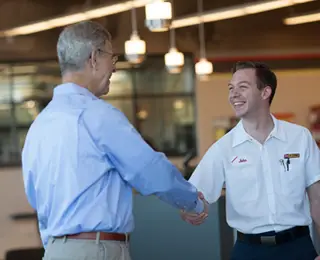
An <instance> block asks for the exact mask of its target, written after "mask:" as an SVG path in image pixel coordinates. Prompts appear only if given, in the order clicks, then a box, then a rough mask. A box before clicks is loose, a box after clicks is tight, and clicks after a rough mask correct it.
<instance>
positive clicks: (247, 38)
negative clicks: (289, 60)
mask: <svg viewBox="0 0 320 260" xmlns="http://www.w3.org/2000/svg"><path fill="white" fill-rule="evenodd" d="M203 1H204V3H203V6H204V10H205V11H208V10H213V9H217V8H222V7H229V6H233V5H238V4H242V3H244V2H247V3H249V2H255V0H245V1H243V0H203ZM115 2H117V1H110V0H104V1H102V0H91V1H84V0H68V1H66V0H63V1H62V0H56V1H49V0H1V2H0V3H1V9H0V29H1V30H3V29H10V28H12V27H15V26H20V25H25V24H27V23H30V22H35V21H38V20H41V19H46V18H50V17H54V16H58V15H63V14H64V13H69V12H77V11H80V10H81V9H82V8H85V7H86V6H91V7H95V6H98V5H101V4H109V3H110V4H113V3H115ZM173 5H174V16H175V17H176V18H179V17H182V16H185V15H189V14H194V13H196V12H197V1H196V0H193V1H186V0H174V1H173ZM20 10H23V11H20ZM313 10H320V1H319V0H318V1H314V2H311V3H305V4H300V5H296V6H294V7H291V8H283V9H279V10H275V11H269V12H264V13H260V14H255V15H249V16H245V17H239V18H234V19H229V20H224V21H219V22H214V23H206V24H205V34H206V47H207V53H208V56H209V57H231V56H234V55H237V56H246V55H279V54H281V55H283V54H303V53H309V54H313V53H317V54H319V53H320V34H319V32H320V22H316V23H310V24H304V25H295V26H286V25H284V24H283V22H282V19H283V18H285V17H288V16H290V15H293V14H300V13H304V12H310V11H313ZM137 16H138V30H139V33H140V36H141V37H142V38H143V39H144V40H145V41H146V42H147V49H148V52H150V53H165V52H167V50H168V47H169V33H168V32H163V33H151V32H149V31H148V29H147V28H145V26H144V18H145V14H144V8H139V9H137ZM97 21H99V22H101V23H102V24H103V25H105V26H106V27H107V29H108V30H109V31H110V32H111V34H112V35H113V38H114V43H113V45H114V46H115V49H116V51H117V52H118V53H123V49H124V48H123V45H124V41H125V40H127V39H128V38H129V37H130V34H131V25H130V12H124V13H120V14H116V15H112V16H108V17H104V18H101V19H98V20H97ZM128 25H129V26H128ZM60 31H61V28H57V29H52V30H49V31H45V32H40V33H36V34H32V35H26V36H19V37H14V38H12V39H0V61H19V60H37V59H55V57H56V54H55V45H56V41H57V37H58V35H59V32H60ZM176 38H177V39H176V40H177V47H178V48H179V49H180V50H181V51H184V52H192V53H195V55H198V50H199V43H198V27H197V26H191V27H185V28H179V29H177V30H176Z"/></svg>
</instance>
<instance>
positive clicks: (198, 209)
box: [194, 199, 204, 214]
mask: <svg viewBox="0 0 320 260" xmlns="http://www.w3.org/2000/svg"><path fill="white" fill-rule="evenodd" d="M194 211H195V212H196V213H198V214H200V213H202V212H203V211H204V204H203V201H202V200H201V199H198V201H197V205H196V207H195V209H194Z"/></svg>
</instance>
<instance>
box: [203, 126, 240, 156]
mask: <svg viewBox="0 0 320 260" xmlns="http://www.w3.org/2000/svg"><path fill="white" fill-rule="evenodd" d="M233 131H234V129H232V130H231V131H230V132H228V133H226V134H225V135H224V136H222V137H221V138H220V139H218V140H217V141H215V142H214V143H213V144H212V145H211V146H210V147H209V148H208V150H207V152H206V154H208V155H210V156H212V155H213V154H215V155H221V156H222V155H223V151H224V150H225V148H227V147H231V145H232V134H233V133H232V132H233Z"/></svg>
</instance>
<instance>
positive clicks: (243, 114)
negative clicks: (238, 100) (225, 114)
mask: <svg viewBox="0 0 320 260" xmlns="http://www.w3.org/2000/svg"><path fill="white" fill-rule="evenodd" d="M234 113H235V116H236V117H237V118H242V117H245V116H246V115H247V111H236V110H235V111H234Z"/></svg>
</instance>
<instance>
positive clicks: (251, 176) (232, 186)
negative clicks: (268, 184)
mask: <svg viewBox="0 0 320 260" xmlns="http://www.w3.org/2000/svg"><path fill="white" fill-rule="evenodd" d="M229 165H230V166H229V167H228V171H227V172H226V189H227V190H226V191H227V193H228V194H229V195H230V197H231V200H232V201H235V202H251V201H255V200H257V198H258V183H257V181H258V180H257V169H256V164H254V163H253V161H252V160H251V159H250V158H249V157H248V156H244V157H237V158H236V159H232V160H231V163H229Z"/></svg>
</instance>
